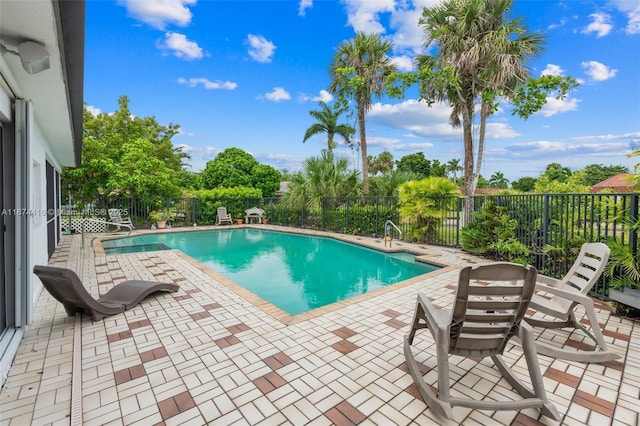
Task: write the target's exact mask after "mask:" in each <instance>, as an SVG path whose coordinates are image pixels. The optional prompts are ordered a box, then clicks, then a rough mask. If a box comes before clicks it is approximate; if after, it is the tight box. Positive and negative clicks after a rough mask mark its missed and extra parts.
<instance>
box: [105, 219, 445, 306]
mask: <svg viewBox="0 0 640 426" xmlns="http://www.w3.org/2000/svg"><path fill="white" fill-rule="evenodd" d="M102 246H103V247H104V249H105V252H106V253H107V254H115V253H132V252H135V251H138V252H139V251H148V250H153V249H162V248H163V247H169V248H172V249H178V250H180V251H182V252H184V253H186V254H187V255H189V256H191V257H193V258H194V259H196V260H198V261H200V262H202V263H204V264H205V265H207V266H209V267H210V268H211V269H213V270H214V271H216V272H218V273H220V274H222V275H224V276H225V277H227V278H229V279H231V280H232V281H233V282H235V283H237V284H239V285H241V286H242V287H244V288H246V289H247V290H249V291H251V292H253V293H255V294H257V295H258V296H260V297H262V298H263V299H265V300H267V301H268V302H270V303H272V304H274V305H276V306H277V307H278V308H280V309H282V310H283V311H285V312H287V313H288V314H290V315H296V314H299V313H302V312H306V311H308V310H311V309H315V308H319V307H321V306H325V305H329V304H331V303H334V302H337V301H340V300H344V299H348V298H350V297H353V296H356V295H359V294H364V293H367V292H369V291H372V290H375V289H377V288H381V287H385V286H388V285H391V284H395V283H398V282H401V281H404V280H407V279H409V278H412V277H415V276H418V275H422V274H426V273H428V272H432V271H434V270H436V269H438V268H439V267H438V266H435V265H430V264H426V263H423V262H416V260H415V257H414V255H412V254H411V253H406V252H405V253H389V254H387V253H383V252H380V251H377V250H373V249H368V248H365V247H361V246H358V245H354V244H349V243H345V242H342V241H338V240H335V239H332V238H323V237H314V236H307V235H299V234H289V233H284V232H275V231H263V230H259V229H251V228H243V229H230V230H219V231H218V230H216V231H195V232H176V233H166V234H161V233H158V234H148V235H140V236H136V237H127V238H121V239H117V240H109V241H103V242H102Z"/></svg>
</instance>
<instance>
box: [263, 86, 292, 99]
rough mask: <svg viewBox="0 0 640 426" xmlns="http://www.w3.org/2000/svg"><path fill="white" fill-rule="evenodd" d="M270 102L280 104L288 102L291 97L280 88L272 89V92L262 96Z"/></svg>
mask: <svg viewBox="0 0 640 426" xmlns="http://www.w3.org/2000/svg"><path fill="white" fill-rule="evenodd" d="M264 97H265V98H267V99H268V100H270V101H274V102H280V101H288V100H289V99H291V95H290V94H289V92H287V91H286V90H285V89H284V88H282V87H274V88H273V90H272V91H271V92H269V93H266V94H265V95H264Z"/></svg>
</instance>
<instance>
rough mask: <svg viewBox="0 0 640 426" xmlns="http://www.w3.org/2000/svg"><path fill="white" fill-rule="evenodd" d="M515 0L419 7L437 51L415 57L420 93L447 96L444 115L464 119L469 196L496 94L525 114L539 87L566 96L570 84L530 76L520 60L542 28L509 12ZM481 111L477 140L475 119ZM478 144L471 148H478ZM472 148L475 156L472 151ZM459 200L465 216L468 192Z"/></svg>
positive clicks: (537, 102)
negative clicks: (534, 29) (448, 107)
mask: <svg viewBox="0 0 640 426" xmlns="http://www.w3.org/2000/svg"><path fill="white" fill-rule="evenodd" d="M512 3H513V0H445V1H444V2H443V3H441V4H440V5H438V6H434V7H432V8H425V9H424V11H423V17H422V19H421V20H420V25H421V26H422V27H423V29H424V31H425V35H426V45H427V47H429V46H430V45H431V44H432V43H433V44H436V45H437V47H438V50H437V53H436V55H435V56H421V57H420V58H419V59H418V64H419V68H420V71H419V73H418V76H419V79H420V93H421V97H422V98H423V99H426V100H427V101H428V102H435V101H447V102H448V103H449V104H450V105H451V106H452V111H451V115H450V116H449V120H450V122H451V124H452V125H453V126H454V127H459V126H462V129H463V141H464V189H465V195H467V196H472V195H473V193H474V192H475V189H476V186H477V184H478V179H479V177H480V166H481V164H482V156H483V154H484V140H485V131H486V122H487V118H488V117H489V116H490V115H491V114H492V113H493V112H495V111H496V110H497V103H496V99H497V97H501V98H503V99H506V100H511V101H513V102H514V104H515V105H516V107H515V108H514V111H513V113H514V114H518V115H519V116H521V117H523V118H526V117H528V116H529V115H530V114H532V113H533V112H535V111H537V110H538V109H540V108H541V107H542V106H543V105H544V103H545V102H546V97H545V95H544V93H545V92H552V91H554V90H555V91H557V92H556V93H557V97H560V98H561V97H564V96H565V95H566V93H567V91H568V90H570V89H571V88H572V87H575V86H576V85H577V83H576V82H575V80H573V79H571V78H569V77H567V78H563V77H556V76H544V77H541V78H540V79H538V80H532V79H531V78H530V76H529V71H528V69H527V67H526V62H527V61H528V60H529V59H531V58H533V57H535V56H536V55H537V54H538V53H539V52H541V50H542V44H543V42H544V39H543V36H542V34H540V33H531V32H529V31H528V29H527V27H526V26H525V25H524V24H523V22H522V20H521V19H510V18H509V17H508V16H507V15H508V13H509V12H510V8H511V4H512ZM476 110H479V113H480V125H479V129H478V141H477V142H478V143H477V147H476V144H475V143H474V134H473V120H474V117H475V114H476ZM476 148H477V149H476ZM474 152H476V153H477V158H474ZM468 200H469V202H467V203H465V219H466V220H467V221H469V220H471V212H472V211H473V206H472V205H471V203H470V202H471V201H472V198H469V199H468Z"/></svg>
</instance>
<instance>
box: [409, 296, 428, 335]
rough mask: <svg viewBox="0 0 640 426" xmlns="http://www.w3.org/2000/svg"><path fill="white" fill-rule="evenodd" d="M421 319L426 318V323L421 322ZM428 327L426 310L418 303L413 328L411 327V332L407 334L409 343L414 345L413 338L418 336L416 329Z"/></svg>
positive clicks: (412, 322) (412, 323)
mask: <svg viewBox="0 0 640 426" xmlns="http://www.w3.org/2000/svg"><path fill="white" fill-rule="evenodd" d="M421 319H423V320H424V323H421V322H420V320H421ZM427 327H428V326H427V320H426V317H425V314H424V310H423V309H422V305H420V303H416V310H415V311H414V313H413V321H411V329H409V334H408V335H407V340H408V342H409V345H413V339H414V337H415V336H416V331H418V329H421V328H427Z"/></svg>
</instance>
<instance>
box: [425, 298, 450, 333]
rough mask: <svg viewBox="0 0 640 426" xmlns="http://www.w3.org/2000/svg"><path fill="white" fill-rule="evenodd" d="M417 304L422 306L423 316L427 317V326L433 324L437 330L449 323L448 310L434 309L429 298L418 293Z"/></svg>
mask: <svg viewBox="0 0 640 426" xmlns="http://www.w3.org/2000/svg"><path fill="white" fill-rule="evenodd" d="M418 303H420V305H421V306H422V310H423V311H424V315H425V316H426V317H427V321H428V322H429V324H433V325H434V326H437V327H438V328H443V327H447V326H448V325H449V323H450V322H451V310H450V309H436V307H435V306H433V304H432V303H431V301H430V300H429V298H428V297H427V295H426V294H424V293H418Z"/></svg>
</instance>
